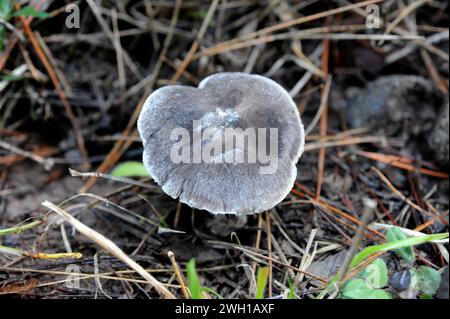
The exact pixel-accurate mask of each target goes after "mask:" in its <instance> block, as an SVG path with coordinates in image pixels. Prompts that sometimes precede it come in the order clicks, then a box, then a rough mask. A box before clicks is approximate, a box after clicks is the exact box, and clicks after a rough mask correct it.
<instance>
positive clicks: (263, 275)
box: [255, 267, 269, 299]
mask: <svg viewBox="0 0 450 319" xmlns="http://www.w3.org/2000/svg"><path fill="white" fill-rule="evenodd" d="M267 278H269V267H260V268H258V273H257V275H256V296H255V299H264V292H265V290H266V286H267Z"/></svg>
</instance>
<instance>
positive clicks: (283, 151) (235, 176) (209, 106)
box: [138, 73, 305, 215]
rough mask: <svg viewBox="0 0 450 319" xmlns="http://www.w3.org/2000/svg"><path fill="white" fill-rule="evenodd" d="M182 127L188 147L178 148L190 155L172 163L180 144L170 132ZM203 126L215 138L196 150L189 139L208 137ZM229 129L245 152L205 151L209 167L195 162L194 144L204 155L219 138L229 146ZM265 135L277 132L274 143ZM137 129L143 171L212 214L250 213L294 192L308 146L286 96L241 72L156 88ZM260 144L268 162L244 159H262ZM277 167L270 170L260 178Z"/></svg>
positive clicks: (272, 85)
mask: <svg viewBox="0 0 450 319" xmlns="http://www.w3.org/2000/svg"><path fill="white" fill-rule="evenodd" d="M193 121H198V122H196V123H198V124H199V125H198V126H195V125H194V122H193ZM180 128H181V129H182V130H184V131H186V132H189V133H190V134H191V139H190V140H189V142H188V143H186V142H184V144H183V143H182V144H181V145H184V146H189V149H190V150H191V152H190V153H189V154H188V155H187V157H184V159H185V160H184V161H182V162H179V161H175V162H174V160H173V157H172V156H173V153H171V151H172V152H173V147H174V145H175V144H176V143H178V146H179V145H180V144H179V143H181V140H182V138H181V136H179V137H180V139H179V140H174V139H173V136H172V139H171V134H172V135H173V133H174V132H175V131H174V130H176V129H178V130H179V129H180ZM207 128H210V129H212V131H211V132H212V133H211V134H210V135H205V138H204V139H202V142H201V144H198V143H197V144H194V137H192V135H195V134H196V132H197V133H198V131H201V132H203V133H205V132H206V131H205V130H206V129H207ZM229 128H233V129H237V130H236V131H235V132H237V133H236V134H237V135H238V137H241V138H244V140H245V145H244V146H245V147H244V148H242V147H241V148H239V147H237V146H236V147H233V148H232V150H231V152H230V149H227V148H225V146H224V147H223V148H221V149H220V151H219V152H216V151H215V150H217V149H213V150H212V151H211V153H208V154H210V155H212V157H213V158H214V161H213V162H211V161H209V162H205V161H203V160H202V161H201V162H198V161H197V162H196V161H195V158H194V154H193V153H194V149H195V148H196V147H197V148H198V147H199V145H200V146H201V149H202V150H204V148H207V147H208V146H209V147H210V149H211V148H212V146H213V145H216V144H214V143H216V142H217V141H218V140H219V139H220V141H221V142H223V141H226V137H225V136H226V132H227V129H229ZM239 129H240V131H239ZM247 129H253V130H254V132H257V136H258V138H259V137H260V136H262V137H261V140H259V139H258V138H255V139H253V140H252V139H251V138H250V137H249V136H246V135H245V132H248V130H247ZM258 129H266V130H265V132H266V135H261V134H258V133H260V131H259V130H258ZM270 129H277V134H278V136H277V138H276V139H275V141H276V142H277V143H273V141H272V140H270V138H269V137H270V134H271V133H272V131H271V130H270ZM138 130H139V133H140V136H141V139H142V141H143V144H144V154H143V162H144V165H145V167H146V169H147V171H148V172H149V174H150V175H151V177H152V178H153V179H154V180H155V181H156V182H157V183H158V184H159V185H161V186H162V189H163V190H164V192H166V193H167V194H168V195H170V196H171V197H173V198H178V197H179V200H180V201H181V202H183V203H185V204H188V205H189V206H191V207H194V208H197V209H204V210H207V211H209V212H211V213H214V214H237V215H242V214H253V213H258V212H262V211H266V210H269V209H271V208H272V207H274V206H275V205H276V204H278V203H279V202H281V201H282V200H283V199H284V198H285V197H286V196H287V195H288V193H289V192H290V190H291V189H292V187H293V184H294V181H295V179H296V176H297V168H296V163H297V161H298V159H299V158H300V156H301V153H302V152H303V146H304V140H305V136H304V129H303V125H302V122H301V120H300V116H299V113H298V110H297V107H296V105H295V103H294V102H293V100H292V99H291V97H290V96H289V94H288V93H287V92H286V90H284V89H283V88H282V87H281V86H280V85H279V84H277V83H276V82H274V81H272V80H270V79H268V78H266V77H263V76H260V75H252V74H246V73H218V74H214V75H211V76H209V77H207V78H205V79H204V80H203V81H202V82H201V83H200V84H199V86H198V88H195V87H189V86H181V85H174V86H166V87H162V88H160V89H158V90H156V91H155V92H153V93H152V94H151V95H150V96H149V97H148V99H147V100H146V102H145V104H144V107H143V109H142V111H141V114H140V116H139V119H138ZM261 132H262V131H261ZM175 135H176V134H175ZM250 136H251V135H250ZM222 137H224V139H222ZM223 143H224V142H223ZM272 143H273V144H272ZM186 144H189V145H186ZM263 144H266V153H265V154H266V155H268V156H269V157H268V160H269V162H267V161H263V160H260V158H259V157H257V158H256V161H254V162H252V161H249V160H248V159H249V156H250V153H249V152H251V151H252V150H253V151H255V153H256V154H259V153H258V151H259V147H261V146H262V145H263ZM276 144H277V145H276ZM232 145H235V144H232ZM236 145H237V144H236ZM271 145H276V146H277V148H276V152H275V154H272V152H269V151H271V150H272V149H271V148H270V146H271ZM227 150H228V152H227ZM176 154H179V153H176ZM238 154H241V155H243V156H244V157H243V158H245V162H244V163H241V162H238V161H237V160H236V158H238ZM230 156H231V157H230ZM266 160H267V158H266ZM275 162H276V164H277V165H276V168H275V169H272V170H268V171H269V172H265V173H261V172H262V170H263V169H262V168H264V167H266V168H267V166H268V165H269V164H270V163H272V164H273V163H275Z"/></svg>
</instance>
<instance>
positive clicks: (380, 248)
mask: <svg viewBox="0 0 450 319" xmlns="http://www.w3.org/2000/svg"><path fill="white" fill-rule="evenodd" d="M447 237H448V233H442V234H433V235H424V236H418V237H409V238H406V239H401V240H396V241H392V242H389V243H386V244H381V245H374V246H369V247H366V248H364V249H363V250H361V251H360V252H359V253H358V254H357V255H356V256H355V257H353V260H352V263H351V267H355V266H357V265H358V264H360V263H361V262H362V261H364V260H365V259H366V258H367V257H369V256H371V255H373V254H375V253H378V252H386V251H390V250H395V249H399V248H404V247H411V246H414V245H420V244H424V243H427V242H430V241H433V240H441V239H446V238H447Z"/></svg>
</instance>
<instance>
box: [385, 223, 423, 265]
mask: <svg viewBox="0 0 450 319" xmlns="http://www.w3.org/2000/svg"><path fill="white" fill-rule="evenodd" d="M405 238H407V237H406V235H405V234H404V233H403V232H402V231H401V230H400V229H399V228H398V227H392V228H391V229H389V230H388V232H387V234H386V239H387V241H388V243H390V242H394V241H397V240H403V239H405ZM394 251H395V252H396V253H397V254H398V255H399V256H400V257H402V258H403V259H404V260H405V261H406V262H413V261H414V260H415V259H416V254H415V253H414V250H413V249H412V247H404V248H399V249H395V250H394Z"/></svg>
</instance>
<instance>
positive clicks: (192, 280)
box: [186, 258, 203, 299]
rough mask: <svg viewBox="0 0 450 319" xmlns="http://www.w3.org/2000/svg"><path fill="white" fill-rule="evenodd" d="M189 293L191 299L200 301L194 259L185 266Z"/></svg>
mask: <svg viewBox="0 0 450 319" xmlns="http://www.w3.org/2000/svg"><path fill="white" fill-rule="evenodd" d="M186 272H187V279H188V286H189V291H190V293H191V298H192V299H202V298H203V294H202V286H201V285H200V280H199V279H198V275H197V270H196V269H195V259H194V258H192V259H191V260H189V262H188V263H187V266H186Z"/></svg>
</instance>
